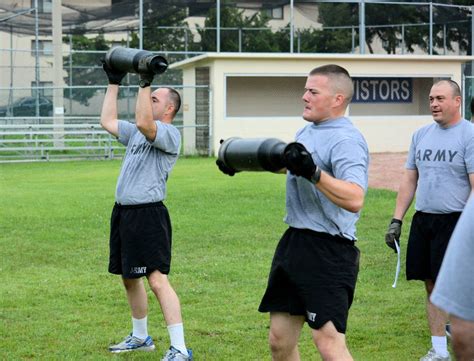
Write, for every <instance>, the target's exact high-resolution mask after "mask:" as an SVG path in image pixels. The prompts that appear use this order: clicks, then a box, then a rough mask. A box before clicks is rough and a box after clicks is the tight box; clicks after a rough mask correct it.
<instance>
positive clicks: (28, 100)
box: [0, 97, 53, 117]
mask: <svg viewBox="0 0 474 361" xmlns="http://www.w3.org/2000/svg"><path fill="white" fill-rule="evenodd" d="M10 110H11V113H10ZM35 115H36V98H35V97H25V98H20V99H18V100H16V101H14V102H13V104H12V105H11V106H10V107H9V106H8V105H5V106H2V107H0V117H6V116H12V117H34V116H35ZM39 115H40V116H51V115H53V102H52V101H51V100H49V99H48V98H44V97H40V98H39Z"/></svg>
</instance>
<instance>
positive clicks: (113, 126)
mask: <svg viewBox="0 0 474 361" xmlns="http://www.w3.org/2000/svg"><path fill="white" fill-rule="evenodd" d="M118 92H119V86H118V85H117V84H109V85H108V86H107V91H106V92H105V98H104V102H103V104H102V111H101V113H100V125H101V126H102V128H104V129H105V130H106V131H108V132H109V133H110V134H112V135H113V136H115V137H118V119H117V118H118V113H117V97H118Z"/></svg>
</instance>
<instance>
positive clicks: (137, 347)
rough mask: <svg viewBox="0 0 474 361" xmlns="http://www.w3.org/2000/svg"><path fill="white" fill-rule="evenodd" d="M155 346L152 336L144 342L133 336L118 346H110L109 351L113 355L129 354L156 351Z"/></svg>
mask: <svg viewBox="0 0 474 361" xmlns="http://www.w3.org/2000/svg"><path fill="white" fill-rule="evenodd" d="M154 350H155V345H154V344H153V340H152V339H151V337H150V336H148V337H147V338H146V339H144V340H142V339H141V338H138V337H135V336H133V335H132V334H130V335H128V336H127V337H125V338H124V340H123V341H122V342H120V343H118V344H116V345H111V346H109V351H110V352H113V353H119V352H129V351H154Z"/></svg>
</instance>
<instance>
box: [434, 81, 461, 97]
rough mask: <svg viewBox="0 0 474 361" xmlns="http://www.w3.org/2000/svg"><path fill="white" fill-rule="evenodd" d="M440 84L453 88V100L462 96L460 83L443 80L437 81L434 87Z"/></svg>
mask: <svg viewBox="0 0 474 361" xmlns="http://www.w3.org/2000/svg"><path fill="white" fill-rule="evenodd" d="M440 83H447V84H448V85H449V86H450V87H451V90H452V93H453V98H455V97H460V96H461V88H460V87H459V85H458V83H456V82H455V81H454V80H451V79H441V80H438V81H435V82H434V84H433V86H435V85H438V84H440Z"/></svg>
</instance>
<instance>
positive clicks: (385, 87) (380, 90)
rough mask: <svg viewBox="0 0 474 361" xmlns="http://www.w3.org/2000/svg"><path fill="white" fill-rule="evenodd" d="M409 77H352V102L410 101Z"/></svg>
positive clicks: (411, 94)
mask: <svg viewBox="0 0 474 361" xmlns="http://www.w3.org/2000/svg"><path fill="white" fill-rule="evenodd" d="M412 99H413V81H412V79H411V78H354V97H353V98H352V102H353V103H411V102H412Z"/></svg>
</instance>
